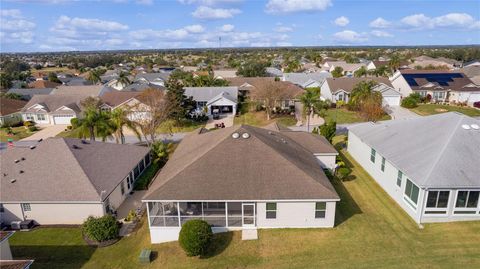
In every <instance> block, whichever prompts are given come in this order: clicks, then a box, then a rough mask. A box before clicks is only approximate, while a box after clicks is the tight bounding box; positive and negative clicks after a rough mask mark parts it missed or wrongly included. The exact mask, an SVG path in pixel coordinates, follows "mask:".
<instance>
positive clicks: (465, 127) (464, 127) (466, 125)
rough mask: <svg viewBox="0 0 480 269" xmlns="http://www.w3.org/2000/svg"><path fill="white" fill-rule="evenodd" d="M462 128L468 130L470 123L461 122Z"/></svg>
mask: <svg viewBox="0 0 480 269" xmlns="http://www.w3.org/2000/svg"><path fill="white" fill-rule="evenodd" d="M462 128H463V129H465V130H470V125H468V124H463V125H462Z"/></svg>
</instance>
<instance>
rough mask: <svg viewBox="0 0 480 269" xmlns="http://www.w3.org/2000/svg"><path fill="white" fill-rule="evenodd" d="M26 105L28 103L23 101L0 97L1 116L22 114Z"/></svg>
mask: <svg viewBox="0 0 480 269" xmlns="http://www.w3.org/2000/svg"><path fill="white" fill-rule="evenodd" d="M26 104H27V102H26V101H23V100H15V99H9V98H3V97H0V116H6V115H10V114H12V113H15V112H20V111H21V110H22V108H23V107H24V106H25V105H26Z"/></svg>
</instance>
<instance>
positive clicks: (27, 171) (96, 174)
mask: <svg viewBox="0 0 480 269" xmlns="http://www.w3.org/2000/svg"><path fill="white" fill-rule="evenodd" d="M87 143H88V144H83V143H82V142H81V140H79V139H72V138H49V139H47V140H44V141H42V142H40V143H39V144H38V145H37V146H36V148H35V149H29V148H20V147H16V148H9V149H7V150H6V151H4V152H2V153H1V165H2V174H1V175H0V176H1V181H0V182H1V196H0V200H1V201H2V202H11V201H100V200H103V199H104V198H106V195H108V194H110V192H112V191H113V190H114V189H115V187H116V186H117V185H118V184H119V183H120V182H121V181H122V180H123V179H124V178H125V177H126V176H127V175H128V173H129V172H130V171H131V170H132V169H133V168H134V167H135V165H136V164H137V163H138V162H139V161H140V160H141V159H142V158H143V157H144V156H145V155H146V154H147V153H148V151H149V150H148V148H146V147H139V146H133V145H120V144H112V143H102V142H91V141H88V142H87ZM74 145H76V146H77V147H78V148H75V147H74ZM22 157H23V158H25V160H21V159H22ZM15 160H20V161H19V162H18V163H15ZM20 171H23V173H20ZM4 174H6V176H5V175H4ZM12 179H16V181H15V182H14V183H11V182H10V181H11V180H12ZM102 191H105V192H106V195H103V197H102V198H101V193H102Z"/></svg>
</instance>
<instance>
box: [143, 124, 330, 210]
mask: <svg viewBox="0 0 480 269" xmlns="http://www.w3.org/2000/svg"><path fill="white" fill-rule="evenodd" d="M233 133H239V134H240V137H239V138H233V137H232V134H233ZM244 133H248V134H249V135H250V137H249V138H242V135H243V134H244ZM296 199H300V200H309V199H312V200H317V199H332V200H338V199H339V196H338V195H337V193H336V191H335V189H334V188H333V186H332V185H331V183H330V181H329V180H328V179H327V177H326V176H325V174H324V173H323V170H322V169H321V167H320V165H319V163H318V161H317V160H316V158H315V157H314V156H313V154H312V153H311V152H310V151H308V150H307V149H305V148H304V147H302V146H301V145H300V144H298V143H297V142H296V141H295V140H293V139H292V138H290V137H288V136H285V135H283V134H282V133H280V132H275V131H270V130H266V129H263V128H257V127H252V126H245V125H244V126H234V127H230V128H224V129H220V130H216V131H212V132H207V133H203V134H199V133H198V132H194V133H191V134H189V135H187V136H186V137H185V138H184V139H183V140H182V142H181V143H180V145H179V146H178V147H177V149H176V150H175V152H174V154H173V155H172V156H171V158H170V159H169V161H168V162H167V164H166V165H165V166H164V167H163V168H162V171H161V172H160V173H159V174H158V175H157V177H156V178H155V181H154V183H153V184H152V186H151V188H150V190H149V191H148V192H147V194H146V195H145V197H144V200H243V201H245V200H247V201H248V200H256V201H258V200H296Z"/></svg>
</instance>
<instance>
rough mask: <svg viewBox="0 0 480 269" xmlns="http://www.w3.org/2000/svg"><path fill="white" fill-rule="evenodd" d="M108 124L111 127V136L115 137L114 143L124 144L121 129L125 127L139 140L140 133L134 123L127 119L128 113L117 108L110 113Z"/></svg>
mask: <svg viewBox="0 0 480 269" xmlns="http://www.w3.org/2000/svg"><path fill="white" fill-rule="evenodd" d="M109 120H110V124H111V127H112V132H113V135H114V136H115V142H117V144H118V143H119V142H120V143H122V144H125V135H124V134H123V128H124V127H126V128H128V129H130V130H132V131H133V132H134V133H135V135H136V136H137V137H138V139H139V140H140V139H141V138H140V133H139V132H138V130H137V126H136V124H135V122H134V121H131V120H130V119H129V118H128V112H127V111H126V110H123V109H121V108H117V109H115V110H113V111H112V112H111V113H110V118H109Z"/></svg>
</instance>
